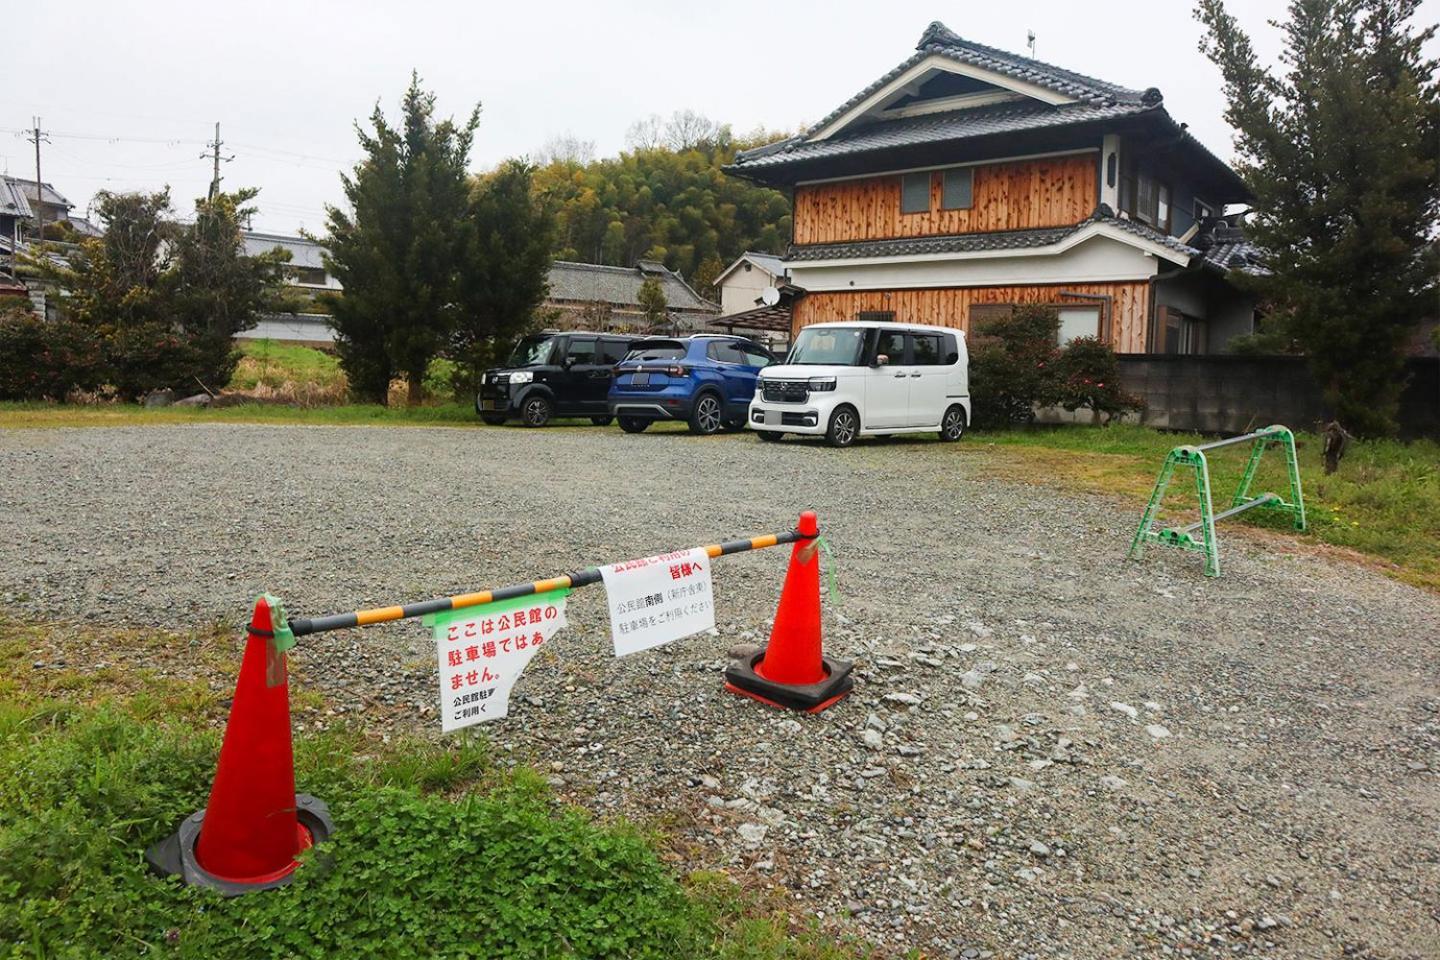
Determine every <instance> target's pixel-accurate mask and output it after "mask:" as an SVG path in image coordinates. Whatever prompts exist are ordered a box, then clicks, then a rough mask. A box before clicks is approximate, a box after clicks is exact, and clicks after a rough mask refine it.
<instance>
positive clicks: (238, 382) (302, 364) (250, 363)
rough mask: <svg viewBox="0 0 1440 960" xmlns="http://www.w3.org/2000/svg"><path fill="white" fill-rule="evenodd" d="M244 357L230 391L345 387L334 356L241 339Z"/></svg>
mask: <svg viewBox="0 0 1440 960" xmlns="http://www.w3.org/2000/svg"><path fill="white" fill-rule="evenodd" d="M240 352H241V354H243V356H242V357H241V360H240V363H239V365H238V366H237V367H236V368H235V374H234V375H233V376H232V377H231V378H230V389H232V390H253V389H255V388H256V387H257V386H260V385H261V384H266V385H268V386H271V387H281V386H283V385H285V384H302V383H303V384H312V385H314V386H315V387H318V388H331V389H333V388H337V387H338V388H339V389H340V390H344V388H345V374H344V372H343V371H342V370H341V369H340V360H339V358H338V357H336V356H335V355H334V354H331V353H326V352H325V351H324V350H316V349H314V348H313V347H302V346H297V345H295V344H291V343H281V342H280V341H278V340H243V341H241V342H240Z"/></svg>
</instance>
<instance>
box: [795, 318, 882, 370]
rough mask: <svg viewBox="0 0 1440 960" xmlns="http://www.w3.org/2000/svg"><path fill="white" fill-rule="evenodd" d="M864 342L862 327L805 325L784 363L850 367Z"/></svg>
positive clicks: (858, 356) (858, 361)
mask: <svg viewBox="0 0 1440 960" xmlns="http://www.w3.org/2000/svg"><path fill="white" fill-rule="evenodd" d="M864 346H865V328H864V327H806V328H805V329H804V330H801V331H800V336H799V337H797V338H796V339H795V346H794V347H792V348H791V349H790V356H789V357H787V358H786V359H785V362H786V363H796V364H810V365H826V366H841V367H853V366H857V365H858V364H859V363H860V351H861V349H862V348H863V347H864Z"/></svg>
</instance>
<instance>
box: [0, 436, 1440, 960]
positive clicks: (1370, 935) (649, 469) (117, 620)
mask: <svg viewBox="0 0 1440 960" xmlns="http://www.w3.org/2000/svg"><path fill="white" fill-rule="evenodd" d="M1006 456H1008V454H1006V453H1005V451H1004V450H1003V449H991V448H988V447H987V446H986V445H984V444H983V443H981V442H975V441H974V440H970V439H967V440H966V441H965V442H962V443H960V444H938V443H921V442H904V441H901V440H895V441H891V442H889V443H870V442H865V443H860V444H857V445H856V446H855V447H853V448H851V449H848V450H845V451H832V450H829V449H827V448H824V447H823V446H820V445H818V444H814V443H803V442H798V441H794V440H787V441H786V442H784V443H781V444H761V443H759V442H757V441H755V439H754V438H753V437H752V436H749V435H748V434H740V435H737V436H716V437H691V436H688V435H683V434H672V433H667V432H664V431H650V432H647V433H645V434H640V435H635V436H630V435H625V434H622V433H621V432H620V431H618V430H615V429H599V428H589V427H585V428H570V427H562V428H555V429H547V430H523V429H518V428H508V429H486V428H479V429H463V430H461V429H445V428H439V429H417V428H390V427H374V428H371V427H364V428H330V427H270V426H249V425H230V424H194V425H182V426H173V427H161V428H154V427H141V428H131V427H125V428H107V429H87V430H69V429H63V430H0V530H3V532H4V536H3V537H0V610H3V611H4V612H5V613H7V614H10V615H13V616H17V617H21V618H24V619H28V620H31V621H39V620H43V619H60V620H67V619H71V618H73V619H75V620H77V621H79V620H86V621H88V623H89V624H91V625H93V624H97V623H100V624H107V625H110V626H115V627H120V628H131V629H139V630H153V629H155V628H157V627H168V626H170V625H173V624H177V623H182V624H184V623H190V624H197V625H200V624H206V623H213V622H215V621H217V620H218V621H222V622H224V623H227V624H230V625H232V626H235V625H237V624H238V623H239V622H240V621H241V620H242V619H243V617H245V616H246V614H247V613H248V611H249V607H250V605H251V604H252V603H253V600H254V597H255V595H256V594H258V593H260V592H262V591H269V592H273V593H276V594H278V595H279V596H280V597H281V598H282V599H283V600H284V601H285V602H286V606H287V608H288V609H289V610H290V611H291V612H292V615H302V616H308V615H314V614H325V613H333V612H339V611H343V610H349V609H354V608H358V607H365V606H377V605H382V604H386V603H392V602H397V601H407V600H418V599H423V598H426V597H430V596H442V595H447V594H451V593H457V592H462V591H466V590H474V589H481V588H486V587H494V586H503V585H505V584H509V583H517V582H524V581H529V580H532V579H535V578H536V577H539V576H549V575H552V574H558V573H563V572H566V571H569V570H575V569H581V568H583V567H585V566H587V565H589V564H593V563H604V562H610V561H614V560H622V559H626V558H630V557H637V556H645V555H647V554H650V553H654V552H656V551H658V550H661V549H668V548H674V547H686V546H692V545H698V544H703V543H712V542H715V541H716V540H722V539H728V538H731V537H739V536H748V535H752V534H757V533H765V532H770V531H776V530H783V529H786V528H788V527H789V526H790V525H791V524H792V523H793V522H794V520H795V517H796V516H797V515H798V513H799V511H800V510H802V509H806V508H815V509H817V510H818V511H819V513H820V525H821V530H822V531H823V532H824V533H825V535H826V538H827V539H828V540H829V542H830V543H831V544H832V546H833V548H834V552H835V563H836V573H837V576H838V579H839V585H840V589H841V594H842V598H841V599H839V601H838V607H837V603H832V602H831V601H830V599H829V598H828V597H827V599H826V601H825V615H824V622H825V643H826V651H827V653H829V654H831V655H833V656H837V657H843V658H846V659H853V660H854V661H855V663H856V666H855V671H856V688H855V692H854V693H853V694H852V695H851V696H850V698H848V699H847V700H845V701H842V702H841V703H840V704H839V705H837V706H835V707H833V708H831V709H829V710H827V711H825V712H824V713H821V714H818V715H816V716H813V717H810V716H802V715H798V714H797V715H791V714H784V713H777V712H776V711H774V710H772V709H770V708H767V707H765V706H763V705H762V704H758V703H755V702H753V701H750V700H747V699H743V698H740V697H736V696H733V695H731V694H729V693H726V692H724V691H723V689H722V687H721V671H722V670H723V668H724V666H725V664H726V663H727V662H728V661H727V654H732V653H741V655H745V651H750V650H753V649H754V648H755V644H756V643H757V642H759V641H762V640H763V639H764V638H765V637H767V636H769V631H770V619H771V618H772V617H773V616H774V613H775V604H776V601H777V599H778V597H779V591H780V584H781V581H782V579H783V577H784V573H785V566H786V562H787V560H788V554H787V551H785V550H780V549H776V550H763V551H758V552H754V553H746V554H741V555H738V556H735V557H726V558H724V559H721V560H717V561H716V562H715V565H714V571H715V583H716V610H717V627H718V631H717V634H718V635H715V636H710V635H704V634H702V635H699V636H695V637H690V638H687V639H685V640H682V641H679V642H677V643H675V644H672V645H670V646H668V647H664V648H660V649H656V650H651V651H646V652H643V653H638V654H635V655H633V656H629V657H625V658H621V659H616V658H614V657H613V656H612V655H611V651H610V637H609V626H608V623H607V621H606V617H605V611H604V606H603V603H602V600H603V597H602V596H601V595H600V591H599V588H596V587H592V588H588V589H585V590H578V591H576V592H575V593H574V594H572V596H571V597H570V601H569V610H568V619H569V621H570V623H571V627H570V628H569V629H567V630H565V631H563V632H562V633H560V634H559V635H557V636H556V638H555V639H554V641H553V642H552V644H550V645H549V647H548V649H546V650H544V651H542V652H541V653H540V654H539V655H537V656H536V658H535V659H534V660H533V661H532V662H531V664H530V666H529V667H528V668H527V670H526V672H525V675H524V676H523V677H522V678H521V679H520V680H519V682H518V684H517V685H516V688H515V692H514V694H513V696H512V700H511V705H510V706H511V715H510V717H509V718H507V719H506V720H504V721H501V722H498V723H492V724H486V725H483V726H481V727H480V728H479V729H478V734H479V735H480V736H482V737H485V738H488V739H489V740H490V742H491V745H492V747H493V753H494V755H495V756H496V757H497V758H499V760H498V762H501V763H515V764H526V765H529V766H532V767H534V768H535V769H536V770H539V771H541V772H542V775H543V776H546V777H548V778H550V780H551V782H552V784H553V785H554V786H555V789H556V790H557V791H558V793H559V798H560V800H561V801H563V802H566V803H574V804H577V805H579V806H581V807H583V808H585V809H587V810H590V811H592V812H593V813H594V815H595V816H597V817H600V818H602V819H608V818H621V817H623V818H630V819H633V820H635V821H637V822H640V823H641V824H643V825H647V826H653V827H654V828H655V829H657V830H659V831H661V832H664V833H670V834H673V835H674V838H675V842H674V843H673V844H670V845H668V846H667V848H666V850H667V855H669V856H671V857H672V858H673V859H674V861H675V865H676V867H677V869H680V870H681V871H682V872H683V871H685V870H689V869H719V870H724V871H727V872H730V873H731V874H732V875H735V876H737V878H739V879H741V880H742V882H747V883H751V882H756V883H764V884H767V885H768V884H774V885H776V886H777V887H779V888H781V889H783V890H784V891H785V896H787V897H788V898H790V900H791V907H792V909H793V910H795V911H796V912H797V913H799V914H802V915H808V916H812V917H815V918H816V922H818V923H821V924H822V925H823V926H824V928H825V929H826V930H828V931H832V932H833V933H834V934H835V936H836V937H837V939H838V938H839V937H841V936H843V935H845V934H855V935H859V936H862V937H864V938H866V939H867V940H868V941H870V942H871V943H873V944H875V945H876V952H877V955H878V956H879V957H882V958H889V957H894V956H902V955H904V953H905V951H907V950H914V951H915V953H917V954H923V955H925V956H934V957H955V956H965V955H971V956H975V957H981V956H988V955H991V954H993V955H995V956H997V957H1006V958H1019V957H1034V958H1046V960H1052V958H1059V957H1073V958H1076V960H1100V958H1106V960H1108V958H1111V957H1115V956H1136V957H1139V956H1147V957H1148V956H1177V957H1184V956H1189V957H1195V958H1202V957H1207V958H1208V957H1213V958H1218V957H1222V956H1223V957H1234V956H1264V957H1277V958H1289V957H1315V956H1341V955H1353V956H1376V957H1381V956H1384V957H1397V958H1398V957H1410V956H1416V957H1418V956H1426V955H1429V954H1432V953H1433V945H1434V942H1435V926H1434V924H1435V920H1434V917H1433V910H1434V896H1433V891H1434V889H1435V887H1436V886H1437V884H1440V876H1437V875H1436V873H1435V870H1434V868H1433V867H1434V864H1435V863H1436V862H1437V854H1436V850H1435V844H1434V832H1433V818H1428V819H1427V816H1428V811H1433V810H1435V809H1437V803H1440V800H1437V789H1440V788H1437V772H1436V770H1437V767H1440V764H1437V763H1436V762H1435V760H1434V758H1435V757H1436V756H1437V755H1440V696H1437V695H1436V692H1435V691H1436V690H1437V689H1440V663H1437V661H1436V660H1435V658H1433V657H1426V656H1423V655H1421V653H1423V646H1417V643H1421V640H1420V639H1417V638H1425V637H1428V636H1431V635H1433V633H1434V624H1435V623H1437V622H1440V599H1437V598H1436V597H1434V596H1433V595H1430V594H1425V593H1422V592H1420V591H1418V590H1414V589H1412V588H1410V587H1406V586H1404V585H1401V584H1398V583H1395V582H1392V581H1389V580H1386V579H1384V578H1382V577H1380V576H1378V575H1377V574H1374V573H1372V572H1370V571H1367V570H1365V569H1363V568H1361V567H1358V566H1355V565H1353V564H1349V563H1344V562H1339V561H1330V560H1324V559H1318V558H1316V557H1314V556H1310V555H1308V554H1307V553H1306V552H1305V551H1304V550H1303V549H1300V548H1294V547H1292V546H1290V544H1292V543H1294V542H1295V541H1292V540H1290V539H1289V538H1288V537H1287V536H1278V535H1272V534H1265V535H1264V538H1263V539H1252V538H1251V537H1250V535H1249V534H1247V532H1246V528H1245V527H1244V525H1243V524H1242V525H1236V526H1235V527H1232V528H1230V529H1231V531H1232V532H1231V533H1230V534H1229V535H1228V536H1227V538H1226V541H1225V546H1224V550H1225V576H1224V577H1223V578H1222V579H1220V580H1209V579H1207V578H1205V577H1204V576H1203V574H1202V573H1201V571H1200V569H1199V567H1198V566H1197V565H1196V564H1195V563H1194V562H1193V561H1194V557H1193V556H1190V555H1185V554H1181V553H1180V552H1178V551H1173V552H1167V551H1158V550H1157V551H1151V555H1150V556H1148V557H1147V559H1146V562H1145V563H1144V564H1143V565H1137V564H1130V563H1126V562H1125V561H1124V560H1123V556H1124V553H1125V549H1126V547H1127V546H1128V544H1129V540H1130V537H1131V536H1132V535H1133V533H1134V525H1135V523H1136V521H1137V520H1138V515H1139V506H1136V505H1127V504H1117V503H1115V502H1112V501H1110V500H1106V499H1102V498H1094V497H1084V496H1075V495H1064V494H1058V493H1056V492H1054V491H1053V490H1050V489H1047V488H1045V487H1043V486H1039V485H1034V484H1029V483H1026V484H1019V483H1009V482H1005V481H1002V480H998V479H996V478H995V476H994V475H993V471H994V470H997V469H1000V468H1002V467H1003V466H1004V464H1005V463H1007V462H1008V461H1006V460H1005V459H1004V458H1005V457H1006ZM1057 516H1059V517H1063V518H1064V519H1065V522H1066V524H1067V530H1069V531H1070V532H1071V533H1070V535H1068V536H1067V537H1066V538H1064V539H1063V540H1057V538H1056V537H1055V536H1054V529H1053V525H1054V522H1055V518H1056V517H1057ZM77 518H78V519H77ZM1172 554H1173V555H1172ZM826 563H827V564H828V563H829V560H828V558H827V559H826ZM1196 623H1204V624H1205V625H1206V629H1205V631H1204V632H1203V633H1198V632H1196V631H1194V630H1193V628H1192V627H1191V625H1193V624H1196ZM50 634H51V636H50V637H49V639H47V640H46V641H44V643H43V644H41V645H40V646H39V647H38V648H37V649H35V650H33V651H30V650H27V651H26V652H25V653H24V655H23V656H24V659H23V663H25V664H27V665H28V664H31V663H36V664H39V666H36V667H33V668H29V667H27V669H35V670H71V669H75V670H90V669H100V667H99V666H98V665H99V664H101V663H106V664H109V665H110V666H111V668H112V669H115V668H118V669H132V668H134V669H139V668H145V669H151V670H155V671H157V672H159V673H162V674H165V675H171V676H175V675H179V673H180V672H181V671H182V670H184V669H187V664H186V663H185V662H184V661H183V660H177V659H176V658H175V657H174V656H173V652H169V651H167V650H166V649H165V648H163V647H150V646H145V647H142V646H136V647H133V648H127V647H124V646H123V645H122V646H117V645H116V644H114V643H107V644H97V645H96V646H95V647H94V648H90V647H88V646H81V645H78V644H79V641H78V640H77V639H76V638H77V637H79V636H80V634H79V633H77V632H76V631H70V630H66V629H64V628H63V627H62V628H59V629H56V630H53V631H50ZM232 636H233V641H232V647H231V648H230V649H229V650H227V652H234V651H237V650H238V649H239V644H240V637H239V634H238V631H236V632H234V633H233V634H232ZM1261 640H1263V641H1264V643H1263V645H1262V644H1261V643H1260V642H1259V641H1261ZM742 646H743V648H744V649H743V650H742V649H741V648H742ZM936 664H939V666H937V665H936ZM291 665H292V671H293V677H294V686H295V688H296V690H297V691H300V692H303V693H304V694H305V695H306V700H307V702H315V701H319V702H321V703H322V706H320V707H318V708H311V707H308V706H307V707H306V708H304V709H299V710H297V712H296V721H295V722H296V726H297V729H300V730H309V729H312V728H313V727H318V726H322V725H325V724H327V723H336V722H342V721H343V722H347V723H361V724H365V725H367V726H370V727H372V728H375V729H378V730H379V731H380V732H382V733H387V732H390V731H393V730H397V729H401V728H403V729H406V730H417V731H420V732H422V733H423V734H425V735H430V736H438V731H437V730H436V728H437V726H438V724H437V723H436V721H435V700H436V690H435V683H436V681H435V666H434V647H433V644H432V641H431V640H430V638H429V637H428V635H427V633H426V631H425V630H424V629H423V628H422V627H421V626H420V625H419V624H417V623H413V622H411V623H404V624H392V625H385V626H380V627H375V628H373V629H367V630H363V631H342V632H336V633H330V634H323V635H317V636H312V637H304V638H301V640H300V642H299V645H298V646H297V648H296V650H295V652H294V655H293V657H292V660H291ZM1027 675H1028V676H1029V677H1030V680H1029V682H1027V681H1026V677H1027ZM967 678H968V679H967ZM1036 678H1040V679H1039V680H1037V679H1036ZM231 682H233V678H217V679H216V681H215V689H216V693H217V695H219V696H221V697H224V696H228V690H226V689H222V688H223V687H224V686H226V685H227V684H229V683H231ZM1111 702H1114V703H1119V704H1125V705H1130V704H1142V705H1143V714H1142V711H1141V710H1136V709H1135V708H1133V707H1132V708H1131V710H1133V711H1134V712H1133V713H1132V712H1128V711H1117V710H1115V709H1112V708H1110V707H1109V706H1108V705H1109V704H1110V703H1111ZM1160 704H1163V705H1164V712H1163V716H1162V713H1161V711H1160V709H1159V705H1160ZM1087 705H1088V706H1089V707H1090V709H1089V711H1088V712H1086V711H1085V709H1084V708H1085V707H1086V706H1087ZM331 711H333V713H332V712H331ZM1162 720H1163V724H1164V726H1165V728H1166V729H1167V730H1170V731H1176V733H1175V734H1174V735H1172V736H1170V737H1168V738H1163V747H1164V749H1157V748H1156V743H1157V742H1159V741H1158V740H1157V739H1156V738H1155V737H1154V734H1153V732H1152V731H1151V730H1149V729H1148V728H1154V727H1159V726H1161V723H1162ZM1131 721H1134V722H1133V723H1132V722H1131ZM1002 727H1003V728H1005V729H1006V730H1008V731H1009V732H1008V733H1006V734H1003V735H1002V733H1001V728H1002ZM1142 731H1144V732H1142ZM1182 734H1183V735H1182ZM557 764H558V765H559V766H556V765H557ZM1362 791H1363V792H1362ZM1037 843H1038V844H1040V845H1043V846H1044V847H1046V848H1047V849H1049V850H1050V853H1049V854H1048V855H1042V854H1040V853H1039V852H1038V851H1037V848H1036V847H1034V846H1033V844H1037ZM1062 850H1063V851H1064V853H1063V856H1062V854H1061V851H1062ZM1191 871H1194V872H1193V873H1192V872H1191ZM1272 877H1273V878H1275V879H1276V880H1278V881H1279V882H1278V884H1277V883H1272V882H1271V880H1270V878H1272ZM1282 878H1283V879H1282ZM1332 890H1333V891H1335V892H1336V897H1335V898H1332V897H1331V896H1330V895H1329V894H1330V891H1332Z"/></svg>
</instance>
